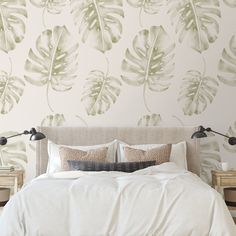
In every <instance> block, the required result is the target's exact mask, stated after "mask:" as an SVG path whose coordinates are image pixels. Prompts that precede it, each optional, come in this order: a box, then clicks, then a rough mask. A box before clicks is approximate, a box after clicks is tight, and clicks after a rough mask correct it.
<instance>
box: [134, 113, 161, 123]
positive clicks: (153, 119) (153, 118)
mask: <svg viewBox="0 0 236 236" xmlns="http://www.w3.org/2000/svg"><path fill="white" fill-rule="evenodd" d="M161 121H162V119H161V115H160V114H151V115H144V116H143V117H142V118H140V119H139V121H138V126H158V125H160V123H161Z"/></svg>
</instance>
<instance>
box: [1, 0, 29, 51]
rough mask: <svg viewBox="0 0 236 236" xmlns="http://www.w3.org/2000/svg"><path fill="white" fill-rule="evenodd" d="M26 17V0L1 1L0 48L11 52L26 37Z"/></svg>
mask: <svg viewBox="0 0 236 236" xmlns="http://www.w3.org/2000/svg"><path fill="white" fill-rule="evenodd" d="M26 18H27V11H26V3H25V0H1V1H0V50H3V51H5V52H9V51H11V50H13V49H14V48H15V47H16V44H17V43H20V42H21V41H22V40H23V39H24V35H25V22H24V21H25V19H26Z"/></svg>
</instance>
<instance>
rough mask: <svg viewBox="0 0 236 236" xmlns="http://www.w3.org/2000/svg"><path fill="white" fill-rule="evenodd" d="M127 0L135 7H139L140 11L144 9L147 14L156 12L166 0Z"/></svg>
mask: <svg viewBox="0 0 236 236" xmlns="http://www.w3.org/2000/svg"><path fill="white" fill-rule="evenodd" d="M127 2H128V3H129V4H130V5H131V6H132V7H135V8H140V11H142V10H144V12H146V13H147V14H156V13H158V12H159V11H160V8H161V7H162V6H163V5H164V3H166V0H152V1H150V0H127Z"/></svg>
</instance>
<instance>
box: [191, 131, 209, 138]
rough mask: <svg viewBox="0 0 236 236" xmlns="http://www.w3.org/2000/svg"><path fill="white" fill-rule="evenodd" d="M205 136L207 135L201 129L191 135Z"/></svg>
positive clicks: (194, 136) (196, 136)
mask: <svg viewBox="0 0 236 236" xmlns="http://www.w3.org/2000/svg"><path fill="white" fill-rule="evenodd" d="M205 137H207V135H206V133H205V132H203V131H196V132H194V133H193V134H192V136H191V138H205Z"/></svg>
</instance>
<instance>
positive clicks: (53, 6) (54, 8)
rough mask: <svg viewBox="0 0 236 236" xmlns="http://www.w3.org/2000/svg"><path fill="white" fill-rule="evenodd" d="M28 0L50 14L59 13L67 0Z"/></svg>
mask: <svg viewBox="0 0 236 236" xmlns="http://www.w3.org/2000/svg"><path fill="white" fill-rule="evenodd" d="M30 2H31V3H32V4H33V5H34V6H36V7H38V8H44V10H46V11H47V12H49V13H51V14H60V13H61V12H62V10H63V9H64V7H65V6H66V5H67V3H68V0H30Z"/></svg>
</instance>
